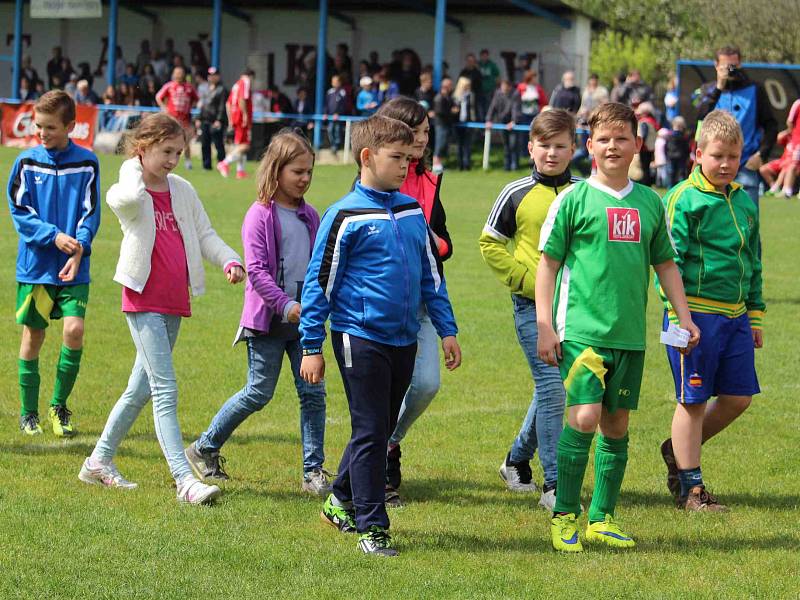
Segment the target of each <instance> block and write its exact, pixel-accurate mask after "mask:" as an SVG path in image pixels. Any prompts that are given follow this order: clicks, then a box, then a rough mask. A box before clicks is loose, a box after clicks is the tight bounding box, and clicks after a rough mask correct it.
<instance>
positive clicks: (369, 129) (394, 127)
mask: <svg viewBox="0 0 800 600" xmlns="http://www.w3.org/2000/svg"><path fill="white" fill-rule="evenodd" d="M398 142H399V143H401V144H404V145H406V146H411V145H412V144H413V143H414V131H413V130H412V129H411V127H409V126H408V125H406V124H405V123H403V122H402V121H398V120H397V119H390V118H389V117H383V116H381V115H373V116H371V117H370V118H369V119H365V120H363V121H358V122H356V123H353V131H352V132H351V133H350V146H351V147H352V148H353V156H355V159H356V162H357V163H358V166H359V167H360V166H361V151H362V150H363V149H364V148H369V149H370V150H372V151H373V152H377V151H378V150H380V149H381V148H383V147H384V146H388V145H389V144H395V143H398Z"/></svg>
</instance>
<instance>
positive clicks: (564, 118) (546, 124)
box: [530, 108, 575, 141]
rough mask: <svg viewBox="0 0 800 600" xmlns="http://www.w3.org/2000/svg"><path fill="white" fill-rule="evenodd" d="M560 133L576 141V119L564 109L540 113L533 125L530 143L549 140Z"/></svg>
mask: <svg viewBox="0 0 800 600" xmlns="http://www.w3.org/2000/svg"><path fill="white" fill-rule="evenodd" d="M560 133H568V134H569V139H571V140H574V139H575V117H573V116H572V114H570V113H569V112H568V111H566V110H564V109H563V108H551V109H550V110H545V111H542V112H541V113H539V114H538V115H537V116H536V118H535V119H534V120H533V122H532V123H531V132H530V141H533V140H535V139H536V140H549V139H550V138H552V137H555V136H557V135H558V134H560Z"/></svg>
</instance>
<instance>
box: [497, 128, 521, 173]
mask: <svg viewBox="0 0 800 600" xmlns="http://www.w3.org/2000/svg"><path fill="white" fill-rule="evenodd" d="M502 134H503V168H504V169H505V170H506V171H516V170H517V167H518V166H519V157H518V156H517V134H516V133H515V132H513V131H508V130H507V129H504V130H503V131H502ZM520 135H522V134H520Z"/></svg>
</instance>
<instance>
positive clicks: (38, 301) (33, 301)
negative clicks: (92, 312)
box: [17, 283, 89, 329]
mask: <svg viewBox="0 0 800 600" xmlns="http://www.w3.org/2000/svg"><path fill="white" fill-rule="evenodd" d="M88 302H89V284H88V283H82V284H80V285H48V284H42V283H17V324H19V325H27V326H28V327H31V328H33V329H46V328H47V326H48V325H49V324H50V320H51V319H60V318H61V317H80V318H81V319H83V318H84V317H85V316H86V304H87V303H88Z"/></svg>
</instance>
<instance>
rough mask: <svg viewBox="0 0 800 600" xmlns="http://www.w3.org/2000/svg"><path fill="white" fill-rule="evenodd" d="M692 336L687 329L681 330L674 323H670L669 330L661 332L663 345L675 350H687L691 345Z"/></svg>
mask: <svg viewBox="0 0 800 600" xmlns="http://www.w3.org/2000/svg"><path fill="white" fill-rule="evenodd" d="M690 335H691V334H690V333H689V331H688V330H687V329H681V328H680V327H678V326H677V325H675V324H674V323H670V324H669V327H668V328H667V330H666V331H662V332H661V343H662V344H666V345H667V346H674V347H675V348H686V346H688V345H689V337H690Z"/></svg>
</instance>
